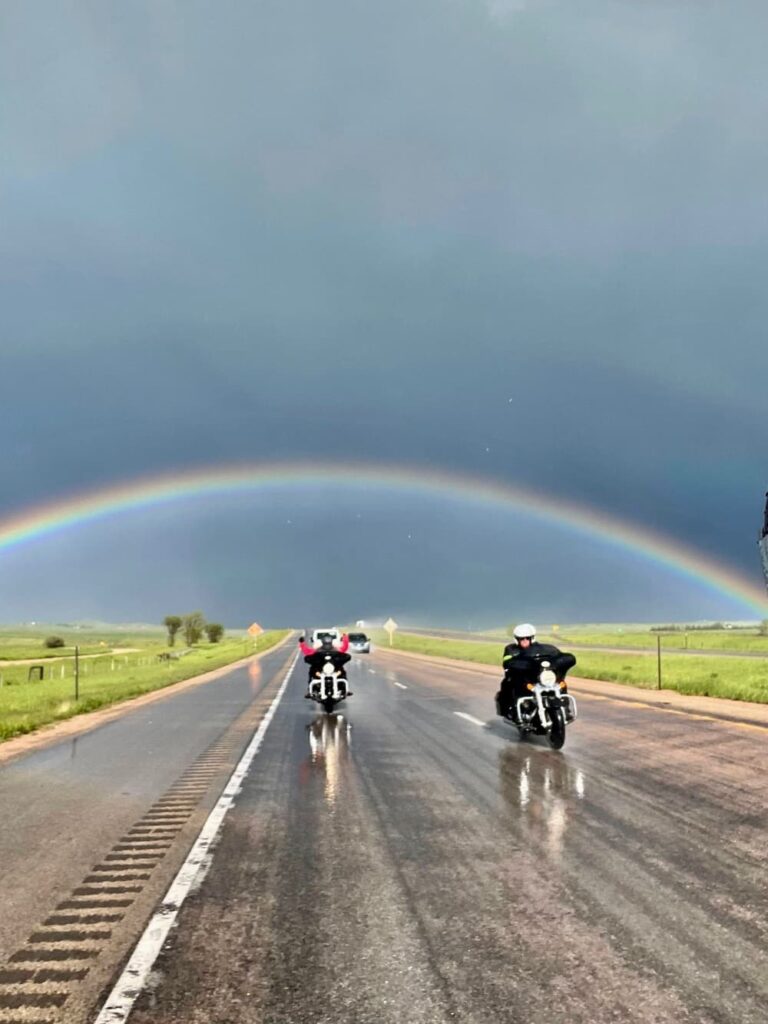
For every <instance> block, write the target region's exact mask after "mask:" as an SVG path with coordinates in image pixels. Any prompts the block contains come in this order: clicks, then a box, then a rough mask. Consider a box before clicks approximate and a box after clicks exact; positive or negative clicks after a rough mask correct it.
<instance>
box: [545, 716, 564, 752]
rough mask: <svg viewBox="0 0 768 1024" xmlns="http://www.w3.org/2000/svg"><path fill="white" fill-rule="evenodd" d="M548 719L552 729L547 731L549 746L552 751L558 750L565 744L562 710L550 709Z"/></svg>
mask: <svg viewBox="0 0 768 1024" xmlns="http://www.w3.org/2000/svg"><path fill="white" fill-rule="evenodd" d="M549 717H550V718H551V720H552V728H551V729H550V730H549V745H550V747H552V749H553V750H560V748H561V747H562V745H563V744H564V743H565V715H564V714H563V709H562V708H551V709H550V712H549Z"/></svg>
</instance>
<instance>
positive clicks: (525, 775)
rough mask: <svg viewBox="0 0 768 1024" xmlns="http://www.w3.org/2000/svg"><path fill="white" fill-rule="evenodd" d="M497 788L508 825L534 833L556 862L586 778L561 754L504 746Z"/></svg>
mask: <svg viewBox="0 0 768 1024" xmlns="http://www.w3.org/2000/svg"><path fill="white" fill-rule="evenodd" d="M499 772H500V776H499V788H500V790H501V795H502V796H503V798H504V800H505V802H506V804H507V809H508V810H509V811H511V816H510V824H511V825H512V826H513V827H514V828H515V830H516V831H519V830H521V829H522V830H523V831H525V832H526V833H528V832H530V833H535V835H534V836H533V837H532V838H536V839H537V840H538V842H539V844H540V845H541V847H542V849H543V850H544V852H545V854H546V855H547V856H548V857H549V858H550V859H551V860H554V861H559V860H560V857H561V855H562V852H563V840H564V837H565V832H566V828H567V826H568V817H569V811H570V809H571V808H572V807H573V805H574V804H575V803H578V802H579V801H580V800H583V799H584V796H585V792H586V780H585V776H584V772H583V771H582V770H581V769H580V768H576V767H573V766H571V765H570V764H569V762H568V761H567V759H566V758H565V757H564V756H563V755H561V754H555V753H550V752H549V751H546V750H525V749H524V748H523V749H521V748H520V747H507V748H506V749H505V750H503V751H502V752H501V753H500V754H499Z"/></svg>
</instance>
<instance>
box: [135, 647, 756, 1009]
mask: <svg viewBox="0 0 768 1024" xmlns="http://www.w3.org/2000/svg"><path fill="white" fill-rule="evenodd" d="M351 678H352V680H353V683H352V685H353V687H354V690H355V696H354V697H353V698H352V699H351V700H350V701H349V702H348V706H347V708H346V710H345V711H344V712H343V714H337V715H333V716H324V715H322V714H318V713H317V710H316V708H315V707H314V706H313V705H310V704H309V702H308V701H305V700H303V699H302V693H303V673H302V672H301V670H300V669H299V670H297V672H296V673H295V675H294V677H293V680H292V682H291V684H290V686H289V689H288V691H287V692H286V695H285V697H284V698H283V701H282V703H281V705H280V707H279V709H278V712H277V714H276V716H275V718H274V721H273V723H272V725H271V727H270V730H269V732H268V733H267V736H266V739H265V742H264V746H263V748H262V750H261V752H260V754H259V755H258V757H257V759H256V761H255V762H254V765H253V768H252V771H251V774H250V776H249V778H248V780H247V781H246V784H245V786H244V789H243V792H242V794H241V796H240V797H239V799H238V803H237V805H236V807H235V808H234V810H233V811H232V812H231V813H230V815H229V817H228V818H227V821H226V824H225V826H224V831H223V834H222V837H221V840H220V842H219V845H218V848H217V850H216V854H215V857H214V861H213V866H212V868H211V870H210V872H209V874H208V875H207V877H206V879H205V881H204V883H203V885H202V887H201V888H200V889H199V891H198V892H197V893H196V894H195V895H194V896H192V897H191V898H190V900H189V901H188V902H187V903H186V904H185V906H184V908H183V910H182V912H181V916H180V921H179V926H178V928H177V929H176V931H175V932H174V933H173V934H172V937H171V939H170V940H169V942H168V944H167V947H166V950H165V951H164V953H163V955H162V956H161V958H160V960H159V961H158V963H157V965H156V970H155V972H154V974H153V984H152V987H151V988H150V989H149V990H147V991H146V992H145V993H144V994H143V995H142V996H141V998H140V1000H139V1002H138V1004H137V1007H136V1009H135V1010H134V1013H133V1015H132V1017H131V1021H132V1024H193V1022H201V1024H202V1022H218V1024H224V1022H226V1024H235V1022H244V1024H249V1022H253V1024H256V1022H259V1024H278V1022H279V1024H304V1022H310V1021H311V1022H313V1024H353V1022H354V1024H368V1022H374V1021H375V1022H377V1024H389V1022H391V1024H395V1022H398V1024H399V1022H412V1024H421V1022H424V1024H426V1022H430V1024H440V1022H443V1021H454V1020H460V1021H467V1022H478V1024H479V1022H489V1021H505V1022H507V1021H509V1022H520V1024H523V1022H525V1024H539V1022H540V1024H566V1022H567V1024H578V1022H591V1024H608V1022H619V1021H622V1022H623V1021H630V1022H643V1024H648V1022H654V1024H666V1022H695V1024H710V1022H711V1024H715V1022H718V1024H725V1022H733V1024H737V1022H738V1024H758V1022H759V1024H764V1022H765V1020H766V1018H767V1016H768V1010H766V1007H768V955H767V954H766V949H767V948H768V946H767V944H766V932H768V914H767V913H766V912H767V911H768V882H767V881H766V871H765V868H766V860H767V859H768V858H767V855H766V849H765V847H766V843H765V826H766V807H767V806H768V797H767V796H766V781H765V780H766V769H768V742H766V741H767V740H768V735H767V733H766V730H765V729H760V728H757V727H754V726H752V727H751V726H746V725H740V724H739V723H724V722H716V721H715V722H713V721H704V720H701V719H697V718H696V717H695V716H691V715H687V714H680V713H673V714H669V713H664V712H663V711H661V710H659V709H657V708H648V709H645V708H639V707H636V706H634V705H628V704H626V703H622V702H618V701H612V700H606V699H597V698H593V697H588V696H583V697H582V698H581V700H580V709H581V717H580V719H579V721H578V722H577V723H576V724H575V725H574V726H573V727H571V728H570V729H569V735H568V739H567V741H566V746H565V748H564V750H563V751H561V752H555V751H552V750H550V749H548V747H547V746H546V745H545V744H544V742H543V741H542V740H527V741H524V742H520V741H519V740H518V739H517V738H516V733H515V731H514V730H513V729H512V727H507V726H505V725H502V724H501V723H499V722H498V721H497V720H495V719H494V718H493V715H492V692H493V681H492V680H489V678H488V676H487V675H485V676H483V675H480V674H476V673H473V672H471V671H469V672H468V671H466V670H462V669H459V668H456V669H454V668H449V667H446V666H444V665H440V666H437V667H436V666H434V665H430V664H428V663H426V662H416V661H414V660H413V659H411V660H407V659H405V658H402V657H398V656H397V655H394V654H391V653H389V652H386V651H382V652H378V653H376V654H374V655H373V656H371V657H370V658H365V657H360V658H357V659H355V662H354V663H353V666H352V669H351ZM456 712H461V713H462V715H469V716H470V717H469V718H465V717H459V715H457V714H456ZM473 719H475V720H473Z"/></svg>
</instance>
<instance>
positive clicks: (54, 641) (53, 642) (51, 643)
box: [45, 636, 66, 647]
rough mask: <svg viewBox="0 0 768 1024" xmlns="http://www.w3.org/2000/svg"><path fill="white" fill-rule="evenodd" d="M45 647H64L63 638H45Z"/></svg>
mask: <svg viewBox="0 0 768 1024" xmlns="http://www.w3.org/2000/svg"><path fill="white" fill-rule="evenodd" d="M45 646H46V647H64V646H66V645H65V643H64V638H63V637H60V636H47V637H46V638H45Z"/></svg>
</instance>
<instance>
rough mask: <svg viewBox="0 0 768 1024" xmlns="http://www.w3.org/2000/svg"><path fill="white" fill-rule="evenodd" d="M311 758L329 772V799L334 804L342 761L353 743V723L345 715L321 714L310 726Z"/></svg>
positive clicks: (330, 805)
mask: <svg viewBox="0 0 768 1024" xmlns="http://www.w3.org/2000/svg"><path fill="white" fill-rule="evenodd" d="M307 734H308V736H309V749H310V751H311V754H310V762H311V764H312V765H313V766H314V767H315V769H319V770H321V771H323V772H324V773H325V802H326V803H327V804H328V806H329V807H331V808H333V807H334V806H335V804H336V800H337V797H338V794H339V785H340V770H341V764H342V762H344V761H345V760H346V759H347V757H348V755H349V749H350V747H351V745H352V725H351V723H350V722H349V721H348V720H347V719H346V718H345V717H344V715H318V716H317V717H316V718H314V719H313V720H312V722H310V724H309V725H308V726H307Z"/></svg>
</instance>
